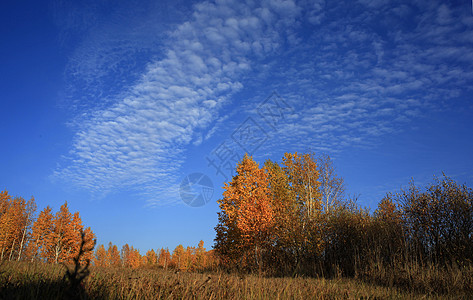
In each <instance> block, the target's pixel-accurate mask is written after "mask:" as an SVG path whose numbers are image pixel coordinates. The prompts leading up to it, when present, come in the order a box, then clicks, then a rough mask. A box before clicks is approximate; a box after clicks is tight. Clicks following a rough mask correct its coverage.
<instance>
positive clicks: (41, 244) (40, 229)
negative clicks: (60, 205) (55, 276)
mask: <svg viewBox="0 0 473 300" xmlns="http://www.w3.org/2000/svg"><path fill="white" fill-rule="evenodd" d="M51 211H52V209H51V207H49V206H47V207H46V208H45V209H44V210H42V211H41V212H40V213H39V216H38V219H36V222H34V223H33V228H32V233H31V242H30V243H29V252H30V255H31V261H33V260H35V259H38V258H43V259H44V260H47V257H48V251H49V250H48V249H49V248H48V239H47V238H48V237H49V236H50V234H51V232H52V230H53V229H52V225H53V222H52V220H53V215H52V213H51Z"/></svg>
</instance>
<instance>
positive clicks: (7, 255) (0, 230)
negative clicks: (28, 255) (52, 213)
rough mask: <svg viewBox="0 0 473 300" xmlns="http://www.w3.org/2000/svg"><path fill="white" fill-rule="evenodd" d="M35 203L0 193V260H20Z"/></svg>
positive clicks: (27, 237)
mask: <svg viewBox="0 0 473 300" xmlns="http://www.w3.org/2000/svg"><path fill="white" fill-rule="evenodd" d="M35 211H36V203H35V200H34V198H33V197H32V198H31V199H30V200H29V201H28V202H25V200H24V199H23V198H22V197H15V198H13V199H12V198H11V196H10V195H9V194H8V192H7V191H4V192H1V193H0V260H3V259H8V260H20V259H21V256H22V253H23V250H24V248H25V246H26V244H27V242H28V239H29V231H30V227H31V224H32V222H33V216H34V212H35Z"/></svg>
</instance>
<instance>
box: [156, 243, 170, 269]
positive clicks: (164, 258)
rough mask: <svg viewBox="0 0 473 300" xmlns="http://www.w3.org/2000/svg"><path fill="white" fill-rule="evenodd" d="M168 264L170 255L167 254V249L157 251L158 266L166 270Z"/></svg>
mask: <svg viewBox="0 0 473 300" xmlns="http://www.w3.org/2000/svg"><path fill="white" fill-rule="evenodd" d="M170 262H171V253H169V249H167V248H166V249H164V248H161V250H159V258H158V266H159V267H161V268H163V269H165V270H166V269H167V268H168V266H169V263H170Z"/></svg>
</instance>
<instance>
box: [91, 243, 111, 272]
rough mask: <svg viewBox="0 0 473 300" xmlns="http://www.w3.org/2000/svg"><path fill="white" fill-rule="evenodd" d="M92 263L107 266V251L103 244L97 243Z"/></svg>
mask: <svg viewBox="0 0 473 300" xmlns="http://www.w3.org/2000/svg"><path fill="white" fill-rule="evenodd" d="M94 265H95V266H97V267H108V266H109V265H108V260H107V251H105V247H104V246H103V245H99V246H98V248H97V250H95V258H94Z"/></svg>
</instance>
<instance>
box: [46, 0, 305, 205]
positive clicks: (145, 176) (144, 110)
mask: <svg viewBox="0 0 473 300" xmlns="http://www.w3.org/2000/svg"><path fill="white" fill-rule="evenodd" d="M275 4H277V5H276V6H275V7H273V6H274V5H275ZM274 9H277V11H273V10H274ZM298 11H299V10H298V9H297V6H296V5H295V4H294V3H293V2H292V1H280V2H277V3H273V2H272V1H270V2H268V3H266V4H263V7H256V4H254V3H253V4H246V3H241V2H239V1H217V2H216V3H210V2H203V3H200V4H197V5H196V6H195V11H194V13H193V14H192V17H191V20H190V21H188V22H185V23H183V24H182V25H180V26H178V27H177V29H176V30H174V31H173V32H171V33H170V34H169V37H168V39H166V41H165V42H164V45H165V47H166V49H167V50H166V51H165V52H163V53H164V55H163V57H162V58H161V59H156V60H155V61H153V62H150V63H148V64H147V65H146V67H145V68H144V70H145V72H144V73H142V74H141V75H139V76H136V78H137V79H136V78H135V79H134V80H133V81H132V82H133V84H131V83H130V82H129V81H127V79H128V78H126V76H125V77H123V76H122V74H123V73H124V72H125V70H126V69H123V66H122V65H117V66H116V70H115V71H113V72H112V73H111V74H109V73H108V72H109V71H107V70H106V68H105V67H109V66H110V63H109V62H108V60H107V63H94V62H93V59H85V60H84V63H83V64H82V63H81V58H84V55H85V56H88V55H94V54H93V52H94V50H95V49H97V48H99V49H100V47H101V46H102V44H101V42H100V41H97V39H92V40H91V41H89V43H90V44H91V47H90V49H87V50H85V49H81V52H82V53H85V54H81V55H77V57H76V61H75V62H74V63H73V64H72V65H73V66H75V68H74V69H75V71H74V72H71V71H70V70H69V72H71V74H72V76H73V77H74V78H80V77H81V75H85V76H84V78H85V80H86V81H87V82H86V83H85V86H86V87H87V86H92V85H93V82H94V81H96V80H97V78H99V79H100V80H99V81H100V82H101V81H102V79H101V78H104V77H107V76H108V75H111V76H112V77H113V82H108V83H104V84H103V86H100V85H99V86H98V87H97V92H93V93H92V94H88V95H86V96H85V97H91V98H90V99H89V100H88V101H89V102H90V101H94V100H95V99H99V100H101V98H100V97H98V96H97V95H95V94H100V93H101V92H104V91H103V88H104V86H105V85H107V84H111V85H112V86H113V89H116V90H117V91H118V92H115V91H112V92H110V93H108V94H107V93H106V91H105V94H106V95H105V97H108V98H109V99H110V100H109V101H107V103H106V104H105V105H95V104H94V103H92V104H90V105H89V107H90V109H89V110H88V111H87V113H86V114H85V115H84V116H85V117H81V118H79V119H78V121H77V122H76V126H77V130H78V131H77V133H76V135H75V138H74V142H73V145H72V149H71V151H70V153H69V155H68V157H67V158H66V160H65V164H64V166H62V167H59V168H58V169H57V170H56V171H55V172H54V178H55V180H60V181H69V182H72V183H73V184H74V185H76V186H79V187H82V188H85V189H88V190H90V191H91V192H92V193H96V194H98V195H104V194H107V193H108V192H110V191H114V190H134V191H141V192H142V194H143V195H145V196H146V197H148V198H147V200H148V201H150V203H153V204H160V203H163V201H164V202H173V201H177V200H178V199H177V197H178V194H177V193H175V194H173V193H172V191H174V192H175V190H176V182H177V180H178V179H179V178H180V175H181V174H179V170H180V166H181V165H182V162H183V161H184V159H185V147H186V146H187V145H188V144H189V143H191V142H192V141H193V143H194V144H195V145H199V144H200V143H201V142H202V140H203V137H202V134H201V133H198V132H196V131H198V130H199V129H201V128H206V127H207V126H208V125H209V124H210V123H211V122H212V121H213V120H215V119H216V117H217V116H218V111H219V109H220V108H221V107H222V106H223V105H224V104H225V103H227V102H228V101H229V96H230V95H231V94H232V93H234V92H236V91H238V90H239V89H241V87H242V83H241V82H240V78H241V76H242V74H244V73H246V72H248V71H249V70H250V69H251V64H250V62H249V61H248V57H251V56H252V55H254V54H259V55H261V54H262V53H269V52H270V51H273V50H274V49H275V48H277V47H278V44H279V43H280V42H281V40H280V36H279V33H278V32H277V30H278V28H280V27H281V26H282V25H281V24H283V25H284V26H288V25H290V24H291V22H293V21H294V18H295V17H296V16H297V14H298ZM276 13H277V15H278V18H272V17H271V16H273V15H275V14H276ZM261 14H262V15H264V16H265V19H264V20H265V24H263V23H262V22H261V21H260V18H259V17H260V15H261ZM150 34H153V32H151V33H150ZM105 37H107V36H105ZM142 38H143V39H145V38H146V37H142ZM142 38H140V40H141V39H142ZM104 40H107V39H106V38H105V39H104ZM255 42H260V43H261V44H262V47H261V48H260V49H257V53H253V48H252V47H251V46H250V45H253V44H254V43H255ZM125 44H126V45H127V47H128V46H132V45H130V44H128V43H126V42H125ZM107 47H108V46H107ZM133 50H134V49H133ZM108 51H111V52H112V53H113V50H107V51H106V52H108ZM97 52H98V53H103V52H102V51H97ZM116 54H117V55H118V61H120V59H123V60H125V61H126V60H127V59H129V56H127V55H126V54H125V55H124V56H127V57H125V58H123V57H121V56H122V55H123V53H121V52H118V53H116ZM73 59H74V57H73ZM93 67H96V68H98V72H99V73H100V75H96V76H90V74H91V71H90V70H91V68H93ZM121 80H124V81H125V82H126V83H125V88H124V89H123V88H120V84H117V81H121ZM71 82H72V85H73V87H74V88H82V87H81V86H74V84H76V83H77V82H75V81H74V80H72V81H71ZM86 104H87V103H86ZM79 112H80V110H79ZM210 135H211V133H208V134H207V136H206V138H208V137H209V136H210ZM170 186H171V188H169V187H170ZM171 190H172V191H171ZM160 195H161V196H160ZM162 195H167V196H166V197H167V198H166V199H164V200H163V196H162Z"/></svg>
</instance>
